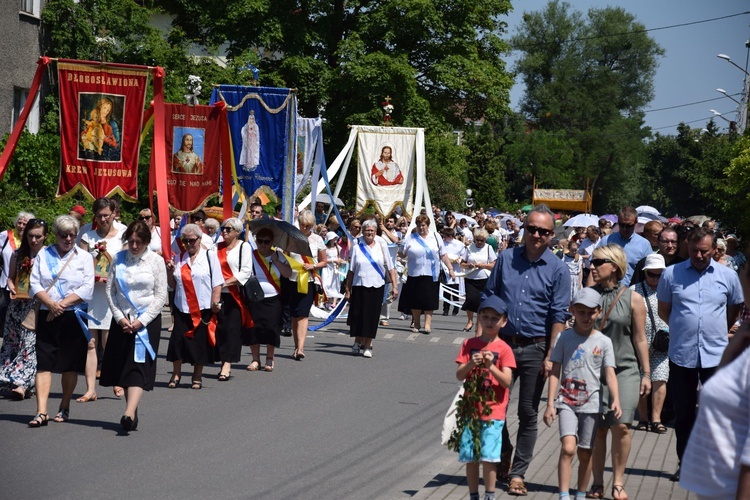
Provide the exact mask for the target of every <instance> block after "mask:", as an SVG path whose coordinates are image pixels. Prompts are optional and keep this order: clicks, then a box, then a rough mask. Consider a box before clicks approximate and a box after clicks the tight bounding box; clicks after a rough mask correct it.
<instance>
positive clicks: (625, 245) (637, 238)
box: [586, 207, 653, 286]
mask: <svg viewBox="0 0 750 500" xmlns="http://www.w3.org/2000/svg"><path fill="white" fill-rule="evenodd" d="M637 223H638V212H636V210H635V208H633V207H625V208H623V209H622V210H620V213H619V214H618V215H617V227H618V229H619V231H618V232H616V233H611V234H608V235H607V236H605V237H604V238H602V239H600V240H599V243H598V244H597V245H596V247H597V248H598V247H601V246H604V245H609V244H610V243H614V244H615V245H620V246H621V247H622V249H623V250H625V256H626V257H627V258H628V269H627V272H626V273H625V276H624V277H623V278H622V280H621V281H620V283H621V284H623V285H625V286H630V281H631V279H632V278H633V272H634V271H635V266H636V264H638V261H640V260H641V259H645V258H646V256H647V255H650V254H651V253H653V250H652V249H651V243H649V242H648V240H647V239H646V238H644V237H643V236H641V235H639V234H635V225H636V224H637ZM593 284H594V278H593V276H591V274H589V277H588V280H587V282H586V286H592V285H593Z"/></svg>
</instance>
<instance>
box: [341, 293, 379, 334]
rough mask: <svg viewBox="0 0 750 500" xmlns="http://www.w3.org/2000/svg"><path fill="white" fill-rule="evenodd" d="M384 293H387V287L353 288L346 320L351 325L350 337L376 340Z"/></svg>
mask: <svg viewBox="0 0 750 500" xmlns="http://www.w3.org/2000/svg"><path fill="white" fill-rule="evenodd" d="M383 292H385V285H383V286H381V287H378V288H369V287H364V286H353V287H352V294H351V299H350V300H349V317H348V318H347V320H346V324H347V325H349V336H350V337H365V338H368V339H374V338H375V335H376V334H377V333H378V321H379V320H380V304H382V302H383Z"/></svg>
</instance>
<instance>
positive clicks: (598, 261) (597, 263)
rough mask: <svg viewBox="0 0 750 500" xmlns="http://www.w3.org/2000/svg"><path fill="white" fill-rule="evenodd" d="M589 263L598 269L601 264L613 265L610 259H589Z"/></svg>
mask: <svg viewBox="0 0 750 500" xmlns="http://www.w3.org/2000/svg"><path fill="white" fill-rule="evenodd" d="M591 263H592V264H593V265H594V267H599V266H601V265H603V264H614V262H612V260H610V259H591Z"/></svg>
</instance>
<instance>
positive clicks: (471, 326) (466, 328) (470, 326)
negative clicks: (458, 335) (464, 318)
mask: <svg viewBox="0 0 750 500" xmlns="http://www.w3.org/2000/svg"><path fill="white" fill-rule="evenodd" d="M473 328H474V323H471V324H469V325H468V326H465V327H464V329H463V330H461V331H462V332H470V331H471V330H472V329H473Z"/></svg>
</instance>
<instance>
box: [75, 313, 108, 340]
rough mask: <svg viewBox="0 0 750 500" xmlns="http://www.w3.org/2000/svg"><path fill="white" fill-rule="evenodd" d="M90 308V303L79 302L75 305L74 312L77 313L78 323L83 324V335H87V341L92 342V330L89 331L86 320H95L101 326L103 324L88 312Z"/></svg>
mask: <svg viewBox="0 0 750 500" xmlns="http://www.w3.org/2000/svg"><path fill="white" fill-rule="evenodd" d="M87 309H88V304H78V305H75V306H73V312H74V313H75V314H76V319H77V320H78V324H79V325H81V331H82V332H83V336H84V337H86V342H91V338H92V337H91V332H90V331H89V327H88V325H87V324H86V322H85V321H83V320H84V319H85V320H88V321H91V322H93V323H94V324H95V325H96V326H99V325H101V324H102V322H101V321H99V320H98V319H96V318H94V317H93V316H91V315H90V314H89V313H87V312H86V310H87Z"/></svg>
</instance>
